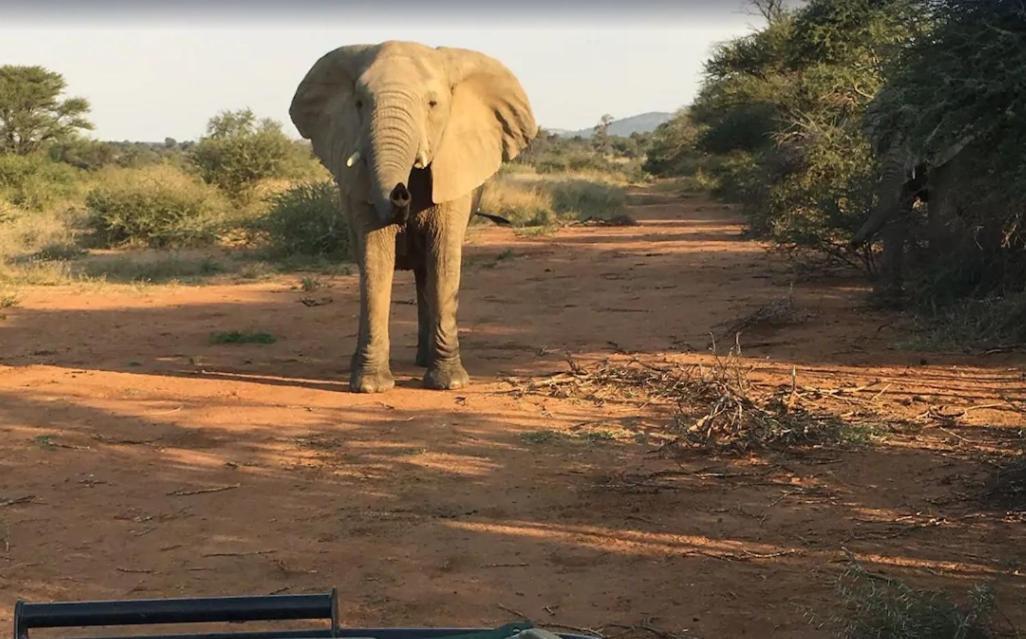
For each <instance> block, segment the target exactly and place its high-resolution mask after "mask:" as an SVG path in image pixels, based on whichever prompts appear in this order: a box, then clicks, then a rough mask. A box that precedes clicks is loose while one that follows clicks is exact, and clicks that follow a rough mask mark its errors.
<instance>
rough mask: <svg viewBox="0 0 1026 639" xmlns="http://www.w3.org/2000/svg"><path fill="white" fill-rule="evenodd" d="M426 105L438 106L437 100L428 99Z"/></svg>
mask: <svg viewBox="0 0 1026 639" xmlns="http://www.w3.org/2000/svg"><path fill="white" fill-rule="evenodd" d="M428 106H429V107H431V108H432V109H433V108H435V107H436V106H438V100H428Z"/></svg>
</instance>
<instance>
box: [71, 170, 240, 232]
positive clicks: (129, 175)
mask: <svg viewBox="0 0 1026 639" xmlns="http://www.w3.org/2000/svg"><path fill="white" fill-rule="evenodd" d="M85 205H86V207H87V209H88V210H89V226H90V227H91V228H92V229H93V230H94V231H95V232H96V234H97V237H98V238H99V239H100V241H101V242H102V243H103V244H105V245H107V246H118V245H123V244H142V245H146V246H153V247H182V246H196V245H203V244H211V243H213V242H214V241H216V240H217V238H218V235H219V233H220V232H221V231H222V230H223V229H224V227H225V222H226V216H225V212H226V210H227V208H228V206H227V203H226V202H225V201H224V197H223V196H222V195H221V194H220V193H218V191H217V190H216V189H214V188H212V187H210V186H208V185H206V184H204V183H203V182H201V181H199V180H198V179H196V178H195V177H193V176H190V175H188V174H185V173H183V172H181V171H180V170H178V169H175V168H174V167H171V166H157V167H151V168H149V169H142V170H137V171H122V172H120V173H116V174H112V175H111V176H109V177H108V179H106V180H104V182H103V183H102V184H101V185H100V186H97V187H95V188H94V189H92V190H91V191H90V192H89V194H88V195H86V198H85Z"/></svg>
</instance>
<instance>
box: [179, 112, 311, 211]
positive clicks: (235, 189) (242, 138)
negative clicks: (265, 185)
mask: <svg viewBox="0 0 1026 639" xmlns="http://www.w3.org/2000/svg"><path fill="white" fill-rule="evenodd" d="M188 157H189V160H190V162H192V164H193V165H194V166H195V167H196V168H197V169H198V171H199V174H200V176H202V178H203V180H204V181H205V182H207V183H208V184H213V185H215V186H217V187H219V188H221V189H222V190H223V191H224V192H226V193H228V194H229V195H231V196H232V197H234V198H237V199H238V198H244V197H246V196H247V195H248V192H249V191H250V190H251V189H252V187H253V186H254V185H255V184H256V183H258V182H259V181H260V180H263V179H267V178H289V177H309V176H311V175H315V174H316V173H317V171H318V167H317V162H316V160H315V159H314V157H313V154H312V153H311V151H310V149H309V147H308V146H306V145H305V144H304V143H298V142H293V141H292V140H290V139H289V138H288V136H286V135H285V132H284V131H282V128H281V124H279V123H277V122H275V121H273V120H269V119H264V120H261V121H259V122H258V121H257V119H256V116H255V115H254V114H253V112H252V111H251V110H249V109H243V110H241V111H234V112H233V111H225V112H223V113H221V114H219V115H217V116H215V117H214V118H212V119H211V120H210V122H209V124H208V125H207V136H206V137H204V138H201V139H200V141H199V142H197V143H196V145H195V146H193V147H192V149H191V150H190V152H189V156H188Z"/></svg>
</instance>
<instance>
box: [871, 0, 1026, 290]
mask: <svg viewBox="0 0 1026 639" xmlns="http://www.w3.org/2000/svg"><path fill="white" fill-rule="evenodd" d="M926 5H927V7H928V8H929V10H930V15H931V20H932V24H933V28H932V29H931V30H930V31H929V32H928V33H927V34H925V35H924V36H922V37H919V38H917V39H916V40H915V41H914V42H913V43H911V45H910V46H908V47H906V48H905V49H903V50H902V51H901V52H900V53H899V54H898V55H896V56H894V58H893V60H892V61H891V63H890V65H889V67H888V72H887V82H886V84H885V86H884V87H883V88H882V90H881V91H880V93H879V94H878V95H877V96H876V98H875V100H874V101H873V103H872V104H871V105H870V108H869V109H868V110H867V112H866V117H865V124H866V129H867V131H868V132H869V134H870V136H871V138H872V141H873V143H874V145H875V146H876V147H877V148H878V149H879V151H880V153H889V152H893V151H894V149H896V148H900V147H904V151H903V152H905V153H907V154H909V155H910V156H911V157H914V158H918V159H920V160H922V161H925V162H926V163H927V164H928V165H929V164H931V163H936V162H941V161H943V160H945V159H946V156H948V155H950V154H951V153H952V151H951V150H952V149H959V148H963V147H964V150H962V152H961V153H962V155H964V156H965V157H968V158H970V159H971V160H970V161H966V162H960V170H961V171H963V174H961V175H958V176H956V177H957V179H958V183H959V189H958V190H959V191H960V192H961V193H965V194H971V196H969V197H967V198H966V200H967V201H966V205H965V206H963V207H962V210H961V211H959V215H960V218H961V221H962V222H963V226H964V228H965V232H966V233H968V234H971V235H972V236H971V237H967V238H965V240H966V241H964V242H960V243H959V249H958V250H959V255H958V257H957V258H956V259H951V256H945V257H946V259H941V260H936V262H935V263H934V264H931V265H930V267H929V272H928V273H926V274H925V279H926V280H927V282H926V285H925V286H926V287H927V288H928V289H929V290H930V291H931V293H930V294H929V295H926V296H924V299H922V301H924V302H926V303H928V304H934V303H936V302H944V301H949V302H950V301H954V300H953V299H951V298H953V297H958V296H965V295H973V296H982V295H990V294H996V295H998V296H1000V295H1004V294H1006V293H1008V292H1010V291H1011V292H1014V291H1021V290H1023V286H1024V282H1026V232H1024V230H1023V226H1024V223H1026V163H1024V162H1023V161H1022V149H1023V148H1026V118H1024V117H1023V114H1024V113H1026V77H1024V74H1023V73H1022V69H1023V68H1026V5H1024V4H1023V3H1022V2H1019V1H1017V0H994V1H993V2H972V1H970V0H928V2H926ZM967 142H968V145H967V146H966V143H967ZM952 293H954V295H952ZM945 298H948V299H945Z"/></svg>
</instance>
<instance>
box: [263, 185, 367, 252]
mask: <svg viewBox="0 0 1026 639" xmlns="http://www.w3.org/2000/svg"><path fill="white" fill-rule="evenodd" d="M270 203H271V207H270V210H269V211H268V212H267V213H266V215H265V216H264V218H263V219H261V220H259V221H258V222H257V226H258V227H259V229H261V230H263V231H264V232H266V233H267V235H268V240H269V242H270V246H271V250H272V252H273V253H275V254H276V255H278V256H279V257H289V256H293V255H300V256H309V257H328V258H332V259H337V260H347V259H350V257H351V253H350V251H351V247H350V234H349V233H350V231H349V221H348V220H347V219H346V217H345V215H344V213H343V212H342V205H341V201H340V198H339V191H338V187H337V186H336V185H335V183H334V182H332V181H330V180H326V181H323V182H307V183H302V184H298V185H296V186H294V187H292V188H290V189H288V190H286V191H283V192H281V193H278V194H277V195H274V196H272V197H271V200H270Z"/></svg>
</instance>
